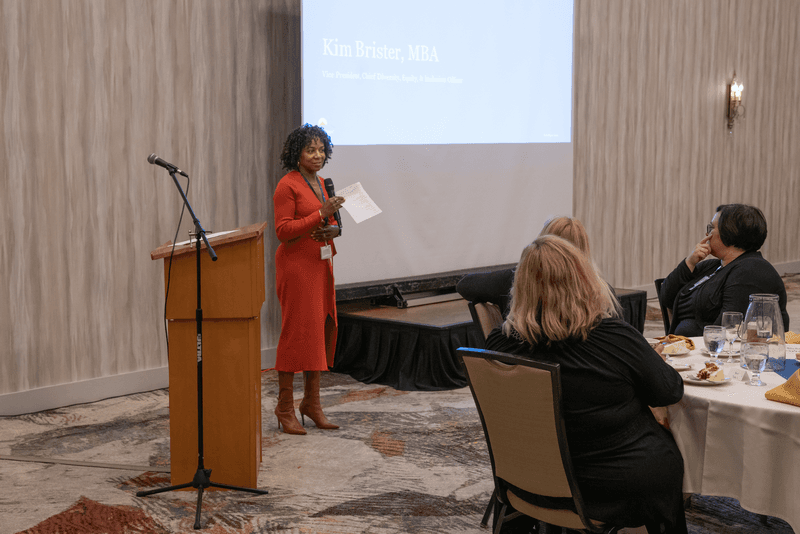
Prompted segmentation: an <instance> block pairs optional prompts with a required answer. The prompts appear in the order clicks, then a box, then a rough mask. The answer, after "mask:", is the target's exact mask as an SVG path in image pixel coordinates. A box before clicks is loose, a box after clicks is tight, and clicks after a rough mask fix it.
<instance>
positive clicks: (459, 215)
mask: <svg viewBox="0 0 800 534" xmlns="http://www.w3.org/2000/svg"><path fill="white" fill-rule="evenodd" d="M302 9H303V11H302V50H303V52H302V61H303V63H302V79H303V95H302V109H303V112H302V113H303V122H304V123H305V122H307V123H311V124H318V125H321V126H323V127H324V128H325V130H326V131H327V132H328V133H329V134H330V136H331V139H332V141H333V143H334V147H335V148H334V151H333V157H332V159H331V160H330V161H329V163H328V164H327V165H326V166H325V168H323V169H322V171H321V172H320V175H321V176H323V177H325V178H332V179H333V181H334V183H335V185H336V188H337V189H341V188H343V187H345V186H348V185H350V184H352V183H355V182H361V184H362V185H363V186H364V188H365V189H366V191H367V193H368V194H369V195H370V196H371V197H372V199H373V200H374V201H375V202H376V203H377V205H378V206H379V207H380V208H381V209H382V210H383V212H382V213H381V214H379V215H377V216H375V217H373V218H371V219H368V220H366V221H364V222H362V223H360V224H355V222H354V221H353V219H352V218H350V217H349V215H347V214H346V213H345V212H344V210H343V211H342V219H343V236H342V237H341V238H338V239H336V241H335V243H336V247H337V251H338V255H337V256H336V258H335V260H334V266H335V275H336V282H337V285H342V284H352V283H364V284H367V283H369V282H371V281H377V280H385V279H390V278H401V277H409V276H418V275H428V274H435V273H440V272H447V271H453V270H458V269H467V268H473V267H486V266H494V265H501V264H506V263H513V262H516V261H518V260H519V255H520V252H521V251H522V248H523V247H524V246H525V245H527V244H528V243H530V242H531V241H532V240H533V238H534V237H535V236H536V235H537V234H538V233H539V230H540V229H541V227H542V225H543V223H544V222H545V221H546V220H547V219H548V218H550V217H552V216H555V215H570V214H571V211H572V137H571V136H572V46H573V37H572V33H573V3H572V1H568V2H567V1H564V2H562V1H554V0H536V1H533V0H524V1H495V2H491V3H490V2H486V3H481V4H480V5H476V3H463V2H459V3H456V2H438V1H434V2H431V1H427V2H423V1H418V0H410V1H404V2H401V3H389V2H387V3H384V2H374V0H373V1H363V0H347V1H331V0H328V1H321V0H304V1H303V7H302Z"/></svg>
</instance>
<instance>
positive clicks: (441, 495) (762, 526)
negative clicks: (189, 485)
mask: <svg viewBox="0 0 800 534" xmlns="http://www.w3.org/2000/svg"><path fill="white" fill-rule="evenodd" d="M299 376H300V375H297V377H296V380H295V392H296V403H299V400H300V399H299V397H300V395H301V393H300V391H301V381H300V378H299ZM321 392H322V402H323V406H325V411H326V414H327V415H328V417H329V418H330V419H331V420H332V421H334V422H336V423H338V424H340V425H341V427H342V428H341V429H340V430H335V431H322V430H318V429H317V428H315V427H313V426H309V427H307V430H308V435H306V436H290V435H287V434H283V433H281V432H278V431H277V426H276V423H275V418H274V416H273V415H272V410H273V409H274V406H275V396H276V393H277V374H276V373H275V372H274V371H271V372H265V373H263V375H262V411H263V422H264V423H263V424H264V428H263V430H262V435H263V440H262V441H263V443H262V448H263V462H262V465H261V470H260V472H259V478H258V483H259V487H260V488H262V489H267V490H268V491H269V494H268V495H264V496H256V495H251V494H247V493H242V492H227V491H211V492H206V493H205V495H204V498H203V508H202V525H203V529H204V532H207V533H209V534H225V533H268V532H269V533H271V532H291V533H301V532H304V533H320V534H334V533H336V534H339V533H341V534H344V533H348V534H351V533H370V534H388V533H440V532H448V533H449V532H459V533H475V534H477V533H486V532H488V530H487V529H484V528H481V527H480V526H479V523H480V519H481V516H482V514H483V511H484V510H485V507H486V504H487V503H488V501H489V497H490V495H491V492H492V482H491V468H490V466H489V457H488V453H487V450H486V445H485V442H484V439H483V432H482V429H481V425H480V420H479V419H478V416H477V412H476V410H475V406H474V403H473V400H472V396H471V394H470V392H469V389H467V388H464V389H458V390H453V391H439V392H401V391H396V390H394V389H392V388H389V387H384V386H376V385H365V384H361V383H359V382H357V381H355V380H353V379H351V378H350V377H348V376H345V375H338V374H334V373H323V380H322V388H321ZM168 401H169V395H168V392H167V391H166V390H158V391H152V392H148V393H142V394H137V395H131V396H127V397H120V398H114V399H107V400H104V401H100V402H96V403H92V404H86V405H78V406H72V407H66V408H61V409H57V410H50V411H46V412H41V413H35V414H29V415H23V416H17V417H6V418H0V484H1V485H2V491H0V518H1V519H0V534H13V533H18V532H24V533H26V534H55V533H72V532H75V533H82V534H95V533H97V534H99V533H114V534H116V533H119V534H123V533H157V534H160V533H183V532H194V531H193V530H192V525H193V523H194V514H195V507H196V491H191V492H169V493H163V494H159V495H153V496H149V497H145V498H139V497H136V492H137V491H139V490H142V489H152V488H155V487H158V486H161V485H168V484H169V473H168V464H169V426H168V422H169V409H168ZM206 467H209V468H212V469H213V466H211V465H208V466H206ZM212 480H213V474H212ZM220 482H222V481H220ZM688 516H689V521H690V532H691V533H692V534H705V533H726V534H727V533H744V532H775V533H781V534H783V533H791V532H792V531H791V529H790V528H789V527H788V525H787V524H786V523H784V522H783V521H780V520H778V519H775V518H768V519H767V520H766V523H762V522H761V521H760V519H759V517H758V516H756V515H755V514H750V513H749V512H746V511H744V510H742V509H741V508H740V507H738V505H737V504H736V502H735V501H733V500H731V499H722V498H716V497H701V496H695V497H694V498H693V505H692V507H691V509H690V510H689V511H688ZM528 531H529V529H528V526H527V525H525V524H524V523H517V524H516V525H514V524H512V525H510V526H509V528H507V529H505V530H504V532H528Z"/></svg>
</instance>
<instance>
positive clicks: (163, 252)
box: [150, 222, 268, 260]
mask: <svg viewBox="0 0 800 534" xmlns="http://www.w3.org/2000/svg"><path fill="white" fill-rule="evenodd" d="M267 224H268V223H266V222H262V223H255V224H251V225H249V226H242V227H241V228H237V229H236V230H234V231H232V232H229V233H226V234H224V235H221V236H219V237H217V238H215V237H214V235H213V234H211V235H210V236H208V242H209V243H210V244H211V246H212V247H216V246H219V245H227V244H228V243H235V242H237V241H244V240H247V239H250V238H253V237H258V236H260V235H261V234H263V233H264V229H265V228H266V227H267ZM200 248H201V249H205V248H206V245H205V243H202V244H201V245H200ZM196 250H197V249H196V247H195V246H194V245H193V244H186V245H179V246H176V247H175V257H178V256H182V255H184V254H191V253H194V252H195V251H196ZM171 253H172V241H167V242H166V243H164V244H163V245H161V246H160V247H158V248H157V249H155V250H153V251H151V252H150V259H152V260H160V259H162V258H166V257H168V256H169V255H170V254H171Z"/></svg>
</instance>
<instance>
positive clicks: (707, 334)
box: [703, 325, 727, 364]
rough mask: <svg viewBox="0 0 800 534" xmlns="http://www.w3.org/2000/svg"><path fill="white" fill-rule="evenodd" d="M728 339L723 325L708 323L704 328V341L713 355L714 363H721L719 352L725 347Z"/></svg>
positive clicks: (710, 354) (712, 360) (709, 352)
mask: <svg viewBox="0 0 800 534" xmlns="http://www.w3.org/2000/svg"><path fill="white" fill-rule="evenodd" d="M726 341H727V337H725V328H723V327H722V326H716V325H708V326H706V327H704V328H703V343H705V345H706V350H707V351H708V354H709V356H711V360H710V361H711V362H712V363H714V364H717V363H719V361H720V360H719V354H720V353H721V352H722V351H723V349H724V348H725V343H726Z"/></svg>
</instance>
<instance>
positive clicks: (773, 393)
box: [764, 370, 800, 406]
mask: <svg viewBox="0 0 800 534" xmlns="http://www.w3.org/2000/svg"><path fill="white" fill-rule="evenodd" d="M764 396H765V397H767V399H768V400H771V401H777V402H785V403H786V404H794V405H795V406H800V370H797V371H795V372H794V374H793V375H792V376H790V377H789V380H787V381H786V382H784V383H783V384H781V385H780V386H778V387H775V388H772V389H770V390H769V391H767V392H766V393H764Z"/></svg>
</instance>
